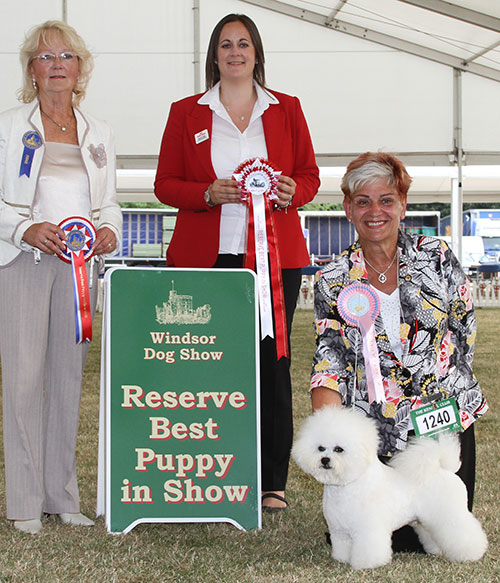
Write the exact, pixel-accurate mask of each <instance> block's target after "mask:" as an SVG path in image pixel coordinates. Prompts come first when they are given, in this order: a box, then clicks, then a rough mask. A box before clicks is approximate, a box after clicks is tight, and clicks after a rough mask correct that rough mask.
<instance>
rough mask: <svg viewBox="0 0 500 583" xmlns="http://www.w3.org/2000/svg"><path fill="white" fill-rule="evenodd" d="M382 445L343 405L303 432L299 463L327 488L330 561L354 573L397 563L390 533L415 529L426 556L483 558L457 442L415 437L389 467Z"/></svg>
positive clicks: (448, 437) (314, 418) (318, 416)
mask: <svg viewBox="0 0 500 583" xmlns="http://www.w3.org/2000/svg"><path fill="white" fill-rule="evenodd" d="M378 444H379V436H378V431H377V426H376V423H375V421H373V420H372V419H370V418H368V417H366V416H364V415H363V414H361V413H357V412H354V411H352V410H348V409H343V408H340V407H324V408H323V409H320V410H319V411H316V412H315V413H314V414H313V415H311V416H310V417H308V418H307V419H306V421H305V423H304V424H303V425H302V427H301V428H300V430H299V432H298V435H297V438H296V440H295V443H294V445H293V449H292V456H293V458H294V459H295V461H296V462H297V464H298V465H299V466H300V467H301V468H302V469H303V470H304V471H305V472H307V473H308V474H311V475H312V476H313V477H314V478H316V480H318V481H319V482H322V483H323V484H324V485H325V487H324V495H323V513H324V516H325V519H326V521H327V523H328V528H329V530H330V536H331V540H332V557H333V558H334V559H336V560H337V561H341V562H343V563H349V564H350V565H351V566H352V567H353V568H354V569H365V568H375V567H379V566H381V565H385V564H387V563H389V562H390V561H391V558H392V548H391V535H392V532H393V531H394V530H397V529H398V528H400V527H402V526H404V525H405V524H411V525H412V526H413V527H414V528H415V530H416V531H417V534H418V536H419V538H420V541H421V543H422V545H423V547H424V549H425V551H426V552H428V553H432V554H435V555H443V556H444V557H446V558H447V559H449V560H452V561H477V560H479V559H480V558H481V557H482V556H483V554H484V553H485V551H486V548H487V546H488V541H487V539H486V535H485V534H484V532H483V529H482V528H481V525H480V523H479V521H478V520H477V519H476V518H475V517H474V516H473V515H472V513H471V512H469V510H468V509H467V491H466V489H465V485H464V484H463V482H462V481H461V480H460V478H459V477H458V476H456V475H455V472H456V471H457V470H458V469H459V467H460V445H459V442H458V439H457V437H456V436H455V435H453V434H448V433H444V434H442V435H440V436H439V438H438V439H433V438H415V439H413V440H412V441H410V443H409V445H408V447H407V448H406V449H405V450H404V451H403V452H401V453H398V454H397V455H395V456H394V458H393V460H392V461H391V463H390V465H385V464H383V463H382V462H381V461H380V460H379V459H378V457H377V450H378Z"/></svg>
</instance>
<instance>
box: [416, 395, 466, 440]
mask: <svg viewBox="0 0 500 583" xmlns="http://www.w3.org/2000/svg"><path fill="white" fill-rule="evenodd" d="M410 417H411V422H412V425H413V429H414V430H415V435H418V436H419V437H423V436H425V437H431V436H433V435H436V434H437V433H441V432H442V431H460V429H462V426H461V424H460V417H459V415H458V407H457V402H456V399H454V398H451V399H443V400H442V401H438V402H436V403H433V404H431V405H426V406H425V407H420V408H419V409H415V410H413V411H411V412H410Z"/></svg>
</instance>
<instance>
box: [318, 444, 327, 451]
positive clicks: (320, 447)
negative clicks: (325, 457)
mask: <svg viewBox="0 0 500 583" xmlns="http://www.w3.org/2000/svg"><path fill="white" fill-rule="evenodd" d="M318 451H326V447H323V446H322V445H320V446H319V447H318Z"/></svg>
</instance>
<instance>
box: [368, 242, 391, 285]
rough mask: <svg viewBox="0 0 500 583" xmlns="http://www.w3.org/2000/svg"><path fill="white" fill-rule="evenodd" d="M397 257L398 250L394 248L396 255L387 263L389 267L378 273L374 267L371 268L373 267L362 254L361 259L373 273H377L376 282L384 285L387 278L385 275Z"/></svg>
mask: <svg viewBox="0 0 500 583" xmlns="http://www.w3.org/2000/svg"><path fill="white" fill-rule="evenodd" d="M397 255H398V249H397V248H396V253H394V257H393V258H392V261H391V262H390V263H389V265H388V266H387V268H386V269H385V270H384V271H379V270H378V269H377V268H376V267H373V265H372V264H371V263H370V262H369V261H368V259H367V258H366V257H365V256H364V254H363V257H364V259H365V263H368V265H369V266H370V267H371V268H372V269H373V271H376V272H377V273H378V280H379V281H380V283H385V282H386V281H387V276H386V275H385V274H386V273H387V272H388V271H389V269H390V268H391V267H392V264H393V263H394V261H396V257H397Z"/></svg>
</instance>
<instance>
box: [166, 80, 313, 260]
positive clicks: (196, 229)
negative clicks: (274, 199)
mask: <svg viewBox="0 0 500 583" xmlns="http://www.w3.org/2000/svg"><path fill="white" fill-rule="evenodd" d="M271 93H273V94H274V95H275V96H276V97H277V98H278V99H279V104H276V105H270V106H269V107H268V108H267V109H266V111H265V112H264V114H263V116H262V123H263V126H264V133H265V138H266V145H267V152H268V159H269V161H270V162H271V163H272V164H273V165H274V167H275V168H277V169H278V170H281V171H282V173H283V174H285V175H286V176H291V177H292V178H293V179H294V180H295V182H296V183H297V188H296V191H295V196H294V197H293V202H292V205H291V206H289V207H288V208H287V209H286V211H284V210H283V211H278V210H275V211H274V218H275V225H276V232H277V238H278V247H279V251H280V258H281V265H282V267H283V268H294V267H304V266H305V265H308V264H309V254H308V252H307V247H306V244H305V239H304V236H303V233H302V228H301V225H300V219H299V216H298V213H297V208H298V207H301V206H303V205H304V204H306V203H308V202H310V201H311V200H312V199H313V198H314V196H315V195H316V192H317V191H318V188H319V184H320V182H319V170H318V167H317V165H316V161H315V158H314V150H313V147H312V143H311V137H310V135H309V130H308V128H307V124H306V120H305V118H304V114H303V113H302V109H301V107H300V103H299V100H298V99H297V98H296V97H290V96H289V95H285V94H283V93H277V92H275V91H272V92H271ZM200 97H201V94H200V95H194V96H192V97H187V98H186V99H183V100H181V101H178V102H176V103H173V104H172V106H171V108H170V114H169V116H168V121H167V125H166V128H165V132H164V134H163V139H162V144H161V150H160V156H159V160H158V170H157V173H156V180H155V194H156V197H157V198H158V199H159V200H160V201H161V202H163V203H165V204H168V205H170V206H173V207H176V208H178V209H179V213H178V215H177V222H176V225H175V231H174V234H173V237H172V241H171V242H170V245H169V246H168V250H167V264H168V265H172V266H175V267H212V266H213V265H214V263H215V261H216V259H217V255H218V252H219V224H220V212H221V206H220V205H217V206H215V207H213V208H210V207H209V206H208V205H207V204H206V202H205V199H204V193H205V190H206V189H207V188H208V186H209V185H210V184H212V182H213V181H214V180H215V179H216V178H217V176H216V175H215V172H214V169H213V167H212V161H211V155H210V148H211V138H212V110H211V109H210V107H209V106H208V105H199V104H198V103H197V101H198V99H199V98H200ZM203 130H207V131H208V135H209V139H207V140H205V141H202V142H200V143H199V144H197V143H196V141H195V135H196V134H199V132H202V131H203Z"/></svg>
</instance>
